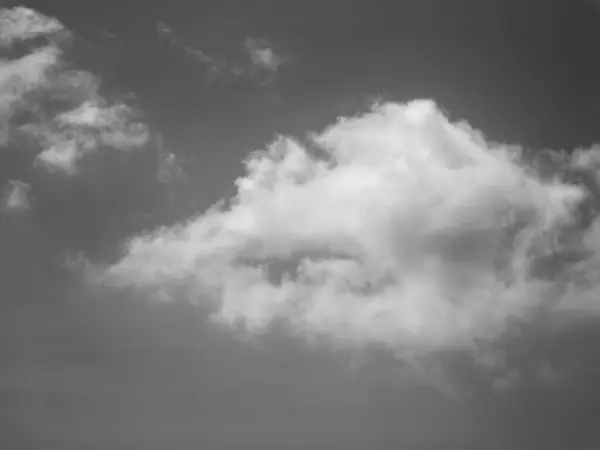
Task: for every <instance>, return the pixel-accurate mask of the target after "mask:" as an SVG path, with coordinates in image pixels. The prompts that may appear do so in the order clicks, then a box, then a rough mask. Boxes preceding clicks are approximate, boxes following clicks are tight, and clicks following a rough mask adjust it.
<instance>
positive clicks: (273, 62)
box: [244, 38, 287, 72]
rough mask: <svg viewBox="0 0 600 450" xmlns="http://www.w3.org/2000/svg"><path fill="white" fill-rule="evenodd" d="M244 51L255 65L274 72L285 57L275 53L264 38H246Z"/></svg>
mask: <svg viewBox="0 0 600 450" xmlns="http://www.w3.org/2000/svg"><path fill="white" fill-rule="evenodd" d="M244 46H245V49H246V52H247V53H248V56H249V57H250V60H251V61H252V64H253V65H254V66H255V67H258V68H261V69H264V70H266V71H269V72H276V71H277V69H278V67H279V66H280V65H281V64H283V63H284V62H285V61H286V60H287V59H286V58H284V57H283V56H281V55H278V54H277V53H275V51H274V50H273V48H272V47H271V44H270V43H269V41H267V40H266V39H255V38H247V39H246V42H245V44H244Z"/></svg>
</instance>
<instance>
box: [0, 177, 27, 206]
mask: <svg viewBox="0 0 600 450" xmlns="http://www.w3.org/2000/svg"><path fill="white" fill-rule="evenodd" d="M30 190H31V186H29V184H27V183H25V182H23V181H19V180H9V181H8V183H7V185H6V186H5V188H4V194H3V196H2V199H1V201H0V211H2V213H4V214H19V213H23V212H26V211H29V209H30V207H31V203H30V201H29V193H30Z"/></svg>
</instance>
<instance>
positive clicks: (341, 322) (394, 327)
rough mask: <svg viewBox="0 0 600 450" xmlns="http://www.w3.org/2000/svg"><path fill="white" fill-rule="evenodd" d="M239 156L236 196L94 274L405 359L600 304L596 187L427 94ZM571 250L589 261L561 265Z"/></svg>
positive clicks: (135, 242)
mask: <svg viewBox="0 0 600 450" xmlns="http://www.w3.org/2000/svg"><path fill="white" fill-rule="evenodd" d="M594 151H595V150H593V149H592V150H590V152H594ZM590 157H592V156H591V153H590ZM245 165H246V170H247V174H246V176H244V177H242V178H240V179H238V180H237V181H236V186H237V189H238V192H237V196H236V197H234V198H232V199H231V200H230V201H229V202H228V204H218V205H215V206H214V207H213V208H211V209H210V210H208V211H207V212H205V213H204V214H201V215H199V216H197V217H195V218H193V219H191V220H189V221H187V222H185V223H181V224H179V225H177V226H174V227H170V228H161V229H158V230H156V231H154V232H152V233H149V234H145V235H141V236H137V237H134V238H132V239H131V240H130V241H129V242H128V244H127V246H126V248H125V255H124V257H123V258H122V259H121V260H120V261H118V262H117V263H115V264H114V265H112V266H110V267H105V268H103V269H101V270H99V269H98V268H96V269H98V270H97V271H96V272H95V273H94V276H95V277H97V278H96V279H98V280H100V281H102V282H104V283H108V284H110V285H113V286H120V287H133V288H136V289H142V290H144V292H147V293H148V295H150V296H154V297H156V298H161V299H163V300H164V299H168V300H170V301H192V302H196V303H198V304H200V305H203V306H205V307H207V308H210V309H211V311H212V314H213V318H214V319H215V320H217V321H219V322H221V323H226V324H230V325H232V326H236V327H242V328H244V329H246V330H249V331H250V332H252V331H262V330H265V329H267V328H269V327H270V326H271V325H273V324H275V323H281V324H284V325H285V326H286V327H287V329H288V330H289V332H290V333H292V334H294V335H298V336H301V337H303V338H307V339H314V338H317V339H324V340H325V341H326V342H330V343H333V344H335V345H339V346H345V347H350V348H353V347H363V346H371V345H375V346H380V347H384V348H387V349H389V350H390V351H391V352H393V353H394V354H395V355H397V356H398V357H404V358H412V357H413V356H417V357H418V356H421V355H429V354H433V353H435V352H438V351H445V350H449V351H451V350H455V349H463V350H477V348H478V346H479V345H480V344H481V343H484V344H485V343H486V342H494V341H495V340H496V339H499V338H500V336H502V334H503V333H504V332H505V330H506V329H507V327H508V324H509V322H512V321H515V320H517V321H518V320H523V321H526V320H527V319H528V318H529V317H530V316H532V315H533V314H535V313H536V311H538V310H539V309H540V308H551V309H552V310H553V311H555V312H556V314H558V313H559V311H564V310H569V311H573V310H577V309H578V308H585V309H586V310H589V308H590V307H595V304H596V303H598V300H596V298H597V297H598V296H597V295H592V292H593V290H594V289H595V288H594V283H597V282H598V281H599V280H598V273H599V272H598V269H599V268H600V265H599V264H598V262H597V261H598V256H597V253H595V254H594V252H593V251H592V254H594V256H592V257H591V258H589V257H587V256H585V255H586V253H585V252H582V251H579V250H581V248H583V247H582V246H587V248H588V249H597V248H598V247H599V246H598V237H597V236H598V233H597V232H596V231H594V230H597V229H600V228H599V227H598V226H597V227H595V228H594V227H592V228H591V229H590V230H591V231H589V232H588V231H587V230H582V229H580V227H579V228H578V217H579V210H580V209H581V207H582V205H583V204H584V203H585V202H589V198H590V197H589V192H587V190H586V189H585V188H584V187H583V186H579V185H575V184H568V183H566V182H565V181H563V178H561V177H560V176H559V175H560V174H556V176H545V177H541V176H540V175H538V173H536V171H535V170H533V169H532V168H531V165H530V164H525V163H524V162H523V155H522V153H521V151H520V150H519V149H518V148H515V147H514V146H513V147H511V146H503V145H499V144H492V143H489V142H486V141H485V139H484V138H483V137H482V136H481V134H480V133H478V132H477V131H475V130H473V129H472V128H470V127H469V126H468V125H467V124H465V123H453V122H450V121H449V120H448V119H447V118H446V117H445V116H444V115H443V114H442V113H441V112H440V111H439V110H438V109H437V107H436V105H435V104H434V103H433V102H431V101H426V100H421V101H413V102H410V103H408V104H394V103H385V104H379V105H376V106H375V107H374V108H373V110H372V111H371V112H369V113H367V114H365V115H363V116H359V117H354V118H341V119H339V121H338V122H337V123H336V124H334V125H332V126H330V127H328V128H326V129H325V130H324V131H323V132H321V133H319V134H315V135H313V136H312V137H311V138H310V139H309V140H308V142H301V141H299V140H294V139H292V138H287V137H280V138H279V139H278V140H276V141H275V142H274V143H272V144H271V145H269V146H268V148H267V149H266V150H264V151H258V152H254V153H252V154H251V155H250V157H249V158H248V160H247V161H246V163H245ZM573 166H574V167H575V166H577V164H575V162H573ZM584 170H587V169H584ZM569 246H572V247H573V249H577V252H576V253H577V254H578V255H580V257H579V259H578V262H576V263H573V264H566V263H564V264H563V262H564V261H562V259H561V258H563V255H565V254H567V253H568V250H571V248H570V247H569ZM567 247H569V248H567ZM588 253H589V252H588ZM548 260H550V261H555V262H557V264H555V265H556V266H557V267H558V266H560V267H561V269H560V274H559V275H556V276H551V275H550V272H549V270H550V269H549V268H548V267H550V266H548V264H547V262H548ZM558 263H560V264H558ZM544 264H546V265H544ZM561 264H562V265H561ZM563 266H564V267H563ZM552 267H554V266H552ZM575 274H579V276H575ZM590 274H593V275H590ZM590 276H591V277H592V278H593V279H592V280H591V281H590V280H588V282H587V284H586V283H585V280H584V279H586V280H587V278H589V277H590ZM586 277H587V278H586ZM182 288H183V289H182ZM182 292H185V294H183V293H182Z"/></svg>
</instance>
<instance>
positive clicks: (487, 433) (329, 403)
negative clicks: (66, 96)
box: [0, 0, 600, 450]
mask: <svg viewBox="0 0 600 450" xmlns="http://www.w3.org/2000/svg"><path fill="white" fill-rule="evenodd" d="M20 4H22V5H24V6H27V7H30V8H33V9H35V10H37V11H39V12H40V13H42V14H45V15H47V16H51V17H55V18H56V19H58V20H59V21H60V22H62V23H63V24H64V26H65V27H66V28H68V29H69V30H71V32H72V34H73V39H72V42H71V43H70V44H69V48H68V50H67V51H66V53H65V55H66V56H65V58H66V60H68V61H69V62H70V64H72V65H73V66H76V67H77V68H79V69H82V70H86V71H89V72H91V73H93V74H96V75H97V76H99V77H100V79H101V80H102V88H101V89H102V93H103V95H105V96H106V97H109V98H119V99H123V101H127V102H129V103H130V104H132V105H134V106H135V108H136V109H137V110H139V111H141V115H142V118H143V120H144V121H145V123H147V124H148V126H149V128H150V129H151V130H152V131H153V133H156V134H158V133H160V135H161V137H160V138H159V137H157V135H153V137H152V138H151V139H150V141H149V143H148V144H147V147H148V148H149V149H150V150H147V153H146V154H145V155H146V156H140V154H138V153H132V154H127V155H126V156H123V154H119V156H115V157H113V156H111V155H108V156H106V157H101V158H98V159H97V160H95V162H94V165H93V166H92V167H88V166H86V168H85V170H87V172H85V170H84V175H85V176H77V177H66V176H55V175H53V174H50V173H40V171H39V167H38V168H36V167H34V165H32V164H31V163H30V162H31V161H30V159H27V158H28V157H25V156H23V152H21V151H19V150H15V149H14V148H12V147H11V148H10V149H7V150H6V151H4V149H3V150H2V152H0V185H2V186H5V185H6V183H9V181H10V180H22V181H23V182H25V183H27V184H28V185H29V186H31V192H30V198H29V203H30V204H29V207H28V208H27V211H25V212H23V213H14V214H13V213H8V212H7V213H3V215H2V217H1V218H0V307H1V308H2V309H1V314H0V333H1V338H0V352H1V353H0V355H1V356H0V364H1V370H0V443H1V444H2V448H6V449H8V450H12V449H15V450H16V449H31V450H33V449H38V448H39V449H42V448H43V449H45V450H50V449H57V450H58V449H60V450H68V449H77V450H83V449H115V450H116V449H132V448H139V449H166V448H170V449H192V448H193V449H199V448H206V449H242V448H263V449H287V448H290V449H291V448H294V449H301V448H302V449H304V448H307V449H308V448H310V449H331V448H348V449H379V448H381V449H452V448H456V449H470V448H472V449H488V448H489V449H538V448H539V449H553V448H556V449H565V448H569V449H574V450H576V449H582V450H584V449H585V450H587V449H590V450H591V449H594V448H600V447H595V446H600V432H598V426H597V424H598V423H599V420H600V419H599V418H600V385H599V384H598V381H597V380H598V379H599V378H598V375H599V373H598V371H599V368H598V365H597V364H598V363H600V360H599V357H598V356H597V345H598V344H597V342H598V338H599V336H598V328H597V327H596V326H595V324H594V323H593V322H592V323H591V324H590V325H587V324H586V326H585V327H583V326H582V327H579V328H578V329H577V330H575V331H570V332H569V333H567V334H564V335H561V336H560V338H554V339H552V340H544V337H543V336H542V337H539V339H538V340H537V341H535V340H532V341H528V343H527V344H523V346H524V347H525V346H526V345H527V346H529V347H527V348H523V349H522V354H523V355H524V356H522V357H523V358H528V357H529V356H528V355H529V353H528V352H530V351H531V352H534V351H541V352H545V353H546V354H552V355H554V356H555V357H556V358H559V359H560V358H562V359H563V360H565V361H568V367H572V368H574V369H573V370H574V371H576V373H577V375H576V376H574V377H573V378H572V379H571V380H572V381H570V382H568V383H562V384H561V383H559V384H552V386H546V385H544V384H543V383H542V384H541V385H536V386H525V387H521V388H518V389H514V390H509V391H507V392H500V393H498V392H487V391H486V393H481V394H478V395H475V396H471V397H468V398H456V397H454V396H450V395H448V394H447V393H445V392H441V390H439V389H435V388H432V387H431V386H428V385H426V383H425V385H424V386H419V385H416V384H415V383H409V384H406V383H404V382H403V381H402V378H401V377H400V376H399V375H398V371H397V367H396V366H395V364H394V362H393V359H392V358H390V357H389V356H386V355H385V354H382V355H379V354H377V355H375V356H374V357H373V358H372V360H370V361H369V362H368V363H367V365H366V366H365V367H362V368H361V370H353V369H352V364H350V362H349V357H348V356H347V355H346V354H344V353H338V352H334V351H329V350H326V349H309V348H308V347H306V346H305V345H303V343H302V342H301V341H298V340H294V339H292V338H289V337H286V336H285V334H277V333H276V334H275V335H268V336H266V337H263V338H259V339H258V340H257V341H254V342H251V343H248V342H240V341H239V340H237V339H235V335H234V334H232V333H229V332H227V330H224V329H222V328H215V327H214V326H211V325H209V324H208V323H207V322H206V320H205V319H204V318H203V317H202V315H201V314H198V313H197V312H196V311H195V310H193V309H192V308H191V307H189V306H188V305H185V304H161V305H155V304H151V303H149V302H147V301H145V299H144V296H143V295H142V294H140V295H134V294H132V293H128V294H126V293H123V291H120V292H114V291H108V290H101V289H97V290H94V289H89V288H86V287H85V286H84V281H82V280H81V278H80V277H78V276H77V275H74V274H73V273H72V272H70V271H69V270H67V269H68V268H67V267H66V266H65V258H66V255H69V254H73V253H78V252H83V253H84V254H85V255H87V257H89V258H94V259H96V260H99V261H113V260H114V258H115V255H116V252H117V249H118V246H119V244H120V243H121V240H122V239H124V238H126V237H127V236H129V235H131V234H134V233H139V232H141V231H142V230H148V229H152V228H154V227H157V226H160V225H169V224H172V223H175V222H177V221H180V220H183V219H185V218H187V217H190V216H191V215H193V214H196V213H199V212H201V211H204V210H205V209H206V208H208V207H209V206H210V205H212V204H213V203H215V202H216V201H218V200H219V199H220V198H228V197H230V196H232V195H234V194H235V187H234V185H233V183H232V182H233V181H234V180H235V179H236V178H237V177H239V176H241V175H243V173H244V168H243V165H242V163H241V161H242V160H243V159H244V158H245V156H246V154H247V153H248V152H250V151H252V150H255V149H260V148H264V147H265V146H266V144H267V143H268V142H270V141H271V140H272V139H273V137H274V136H275V135H276V134H278V133H283V134H290V135H298V136H303V134H304V133H306V132H308V131H319V130H321V129H322V128H324V127H325V126H327V125H328V124H331V123H333V122H334V121H335V119H336V117H338V116H340V115H353V114H356V113H359V112H361V111H365V110H366V109H368V107H369V105H370V104H371V103H372V101H373V100H374V99H377V98H382V99H385V100H389V101H398V102H405V101H409V100H412V99H415V98H432V99H435V101H436V102H437V104H438V105H439V106H440V107H441V108H443V110H444V111H446V112H447V114H448V115H449V117H450V118H453V119H454V118H456V119H465V120H467V121H468V122H469V123H470V124H471V125H472V126H473V127H474V128H476V129H479V130H482V131H483V132H484V133H485V134H486V136H487V137H488V138H489V139H490V140H493V141H499V142H506V143H515V144H520V145H523V146H524V147H527V148H530V149H534V150H541V149H544V148H547V147H551V148H554V149H574V148H577V147H588V146H590V145H592V144H593V143H594V142H596V141H599V140H600V127H599V126H598V119H599V118H600V83H599V82H598V80H600V10H599V9H597V8H596V7H595V6H594V3H593V2H591V1H584V0H561V1H551V2H548V1H544V2H542V1H536V0H523V1H516V0H515V1H481V0H480V1H476V0H472V1H466V0H456V1H452V2H450V1H447V2H444V1H441V0H438V1H433V0H425V1H422V0H419V1H416V0H415V1H370V2H367V1H354V0H345V1H336V0H332V1H328V2H291V1H283V0H280V1H275V0H273V1H263V0H258V1H253V2H250V1H235V2H234V1H224V0H222V1H204V0H198V1H192V0H190V1H182V0H172V1H150V0H148V1H141V0H140V1H133V0H126V1H125V0H121V1H116V0H105V1H102V2H99V1H98V2H92V1H86V2H84V1H67V0H62V1H61V0H47V1H39V2H22V3H20ZM4 5H5V6H6V7H11V6H14V5H16V3H15V2H4ZM252 42H254V43H255V44H256V45H259V46H264V47H261V48H263V49H266V48H269V49H271V50H272V51H273V52H274V53H273V54H272V55H278V56H279V58H280V60H273V59H269V58H266V59H265V60H262V61H263V62H262V63H261V60H260V59H255V60H253V59H252V57H251V56H252V48H251V47H248V44H249V43H252ZM198 52H201V53H198ZM263 55H266V54H264V53H263ZM223 61H224V62H223ZM276 61H279V62H278V63H275V62H276ZM261 64H262V65H261ZM269 64H270V65H269ZM273 64H274V65H273ZM171 153H172V154H173V156H172V157H170V156H169V155H170V154H171ZM148 155H151V156H148ZM165 161H166V162H165ZM161 167H162V168H163V171H162V172H161V171H160V170H159V169H160V168H161ZM161 174H162V175H161ZM532 349H533V350H532ZM520 351H521V350H520Z"/></svg>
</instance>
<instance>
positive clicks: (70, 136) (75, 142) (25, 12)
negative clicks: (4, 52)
mask: <svg viewBox="0 0 600 450" xmlns="http://www.w3.org/2000/svg"><path fill="white" fill-rule="evenodd" d="M0 30H1V31H0V46H2V47H5V48H10V47H11V46H12V45H13V44H14V43H16V42H25V41H31V40H32V39H33V38H40V37H44V38H45V42H44V43H42V44H36V45H37V47H35V48H33V49H32V50H30V52H29V53H26V54H25V55H23V56H20V57H14V58H12V59H3V60H0V124H1V130H2V131H1V132H2V135H1V136H0V137H1V139H0V141H1V143H2V145H5V146H6V145H9V144H10V143H11V142H12V141H15V140H17V141H19V143H22V140H23V138H26V140H27V141H29V142H33V143H34V145H35V147H36V149H37V157H36V159H35V161H36V163H38V164H39V165H40V166H42V167H45V168H47V169H48V170H51V171H54V172H56V171H60V172H63V173H66V174H69V175H72V174H74V173H75V172H76V169H77V166H78V163H79V161H80V160H81V159H82V158H83V157H84V156H86V155H88V154H91V153H93V152H95V151H98V150H100V149H119V150H129V149H132V148H137V147H141V146H143V145H144V144H145V143H146V142H147V141H148V138H149V133H148V130H147V128H146V126H145V125H144V124H143V123H141V122H140V121H139V120H138V119H137V117H136V114H135V112H134V111H133V110H132V109H131V108H130V107H128V106H127V105H125V104H123V103H121V102H118V101H117V102H114V101H110V100H108V99H106V98H104V97H102V96H101V95H99V93H98V85H99V81H98V79H97V78H96V77H94V76H93V75H92V74H90V73H87V72H82V71H76V70H72V69H69V68H67V66H66V64H65V63H64V62H63V60H62V54H63V50H64V49H63V44H64V43H65V42H66V41H67V40H66V39H58V37H63V38H64V37H65V36H67V37H68V36H70V33H69V31H68V30H66V29H65V28H64V26H63V25H62V24H61V23H60V22H59V21H57V20H56V19H53V18H51V17H46V16H44V15H42V14H40V13H37V12H35V11H33V10H31V9H28V8H23V7H17V8H13V9H1V10H0Z"/></svg>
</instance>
